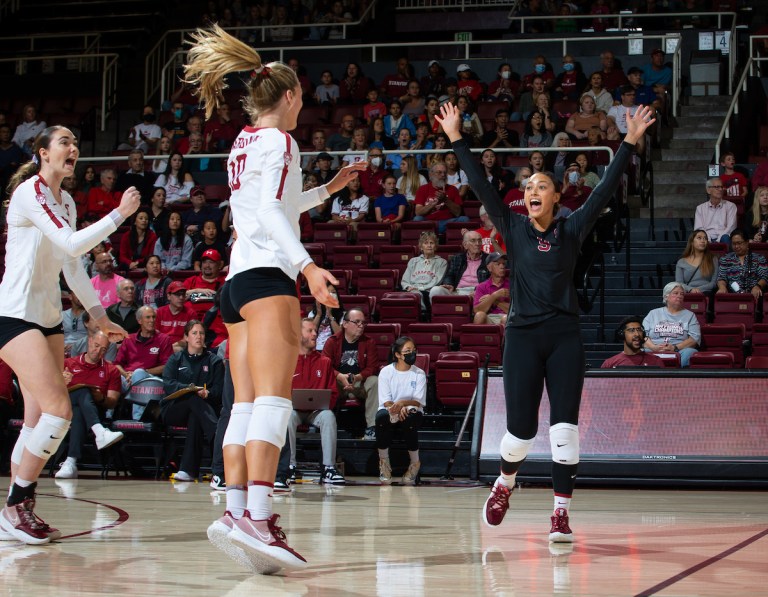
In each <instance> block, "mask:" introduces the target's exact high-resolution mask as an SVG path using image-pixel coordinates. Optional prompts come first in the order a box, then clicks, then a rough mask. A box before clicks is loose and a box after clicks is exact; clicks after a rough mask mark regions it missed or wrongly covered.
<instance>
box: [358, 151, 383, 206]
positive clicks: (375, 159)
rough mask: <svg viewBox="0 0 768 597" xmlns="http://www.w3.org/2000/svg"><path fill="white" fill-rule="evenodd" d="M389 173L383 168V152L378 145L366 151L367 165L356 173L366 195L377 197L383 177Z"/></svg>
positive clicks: (381, 188) (381, 187) (381, 189)
mask: <svg viewBox="0 0 768 597" xmlns="http://www.w3.org/2000/svg"><path fill="white" fill-rule="evenodd" d="M387 174H389V172H387V171H386V170H385V169H384V152H383V151H382V150H381V149H380V148H379V147H371V149H370V150H369V151H368V167H367V168H366V169H365V170H362V171H361V172H360V174H358V177H357V178H358V180H359V181H360V188H361V189H362V191H363V194H364V195H367V196H368V197H378V196H379V195H381V193H382V192H383V189H384V187H383V186H382V184H383V182H384V177H385V176H386V175H387Z"/></svg>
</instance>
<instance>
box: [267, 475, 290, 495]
mask: <svg viewBox="0 0 768 597" xmlns="http://www.w3.org/2000/svg"><path fill="white" fill-rule="evenodd" d="M290 491H291V486H290V485H289V483H288V479H285V478H283V477H278V478H277V479H275V484H274V485H273V486H272V492H273V493H290Z"/></svg>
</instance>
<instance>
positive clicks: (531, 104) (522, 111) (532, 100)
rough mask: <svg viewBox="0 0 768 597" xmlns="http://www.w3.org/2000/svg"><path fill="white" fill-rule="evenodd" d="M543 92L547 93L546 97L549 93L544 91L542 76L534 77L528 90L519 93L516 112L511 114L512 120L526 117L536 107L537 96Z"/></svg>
mask: <svg viewBox="0 0 768 597" xmlns="http://www.w3.org/2000/svg"><path fill="white" fill-rule="evenodd" d="M544 94H547V97H549V94H548V93H547V91H546V86H545V83H544V77H541V76H536V77H534V79H533V81H532V82H531V88H530V90H527V91H525V92H523V93H522V94H521V95H520V101H519V102H518V105H517V112H515V113H514V114H513V115H512V120H515V121H520V120H525V119H526V118H528V115H529V114H530V113H531V112H532V111H533V110H534V109H535V108H536V107H537V105H538V99H539V97H540V96H541V95H544Z"/></svg>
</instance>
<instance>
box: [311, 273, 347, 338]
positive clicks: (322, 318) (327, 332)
mask: <svg viewBox="0 0 768 597" xmlns="http://www.w3.org/2000/svg"><path fill="white" fill-rule="evenodd" d="M327 288H328V294H330V295H331V296H332V297H333V298H335V299H337V300H338V301H339V306H338V307H334V308H328V307H326V306H325V305H324V304H323V303H321V302H320V301H318V300H315V307H314V308H313V309H312V310H311V311H310V312H309V313H307V317H308V318H309V319H311V320H312V322H313V323H314V326H315V329H316V330H317V342H316V348H317V350H323V348H324V347H325V342H326V340H328V338H330V337H331V336H332V335H333V334H336V333H338V332H339V331H340V330H341V323H342V320H343V319H344V304H343V302H342V301H341V299H339V293H338V292H337V288H336V287H335V286H334V285H333V284H328V285H327Z"/></svg>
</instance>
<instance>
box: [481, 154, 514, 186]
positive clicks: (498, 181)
mask: <svg viewBox="0 0 768 597" xmlns="http://www.w3.org/2000/svg"><path fill="white" fill-rule="evenodd" d="M480 165H481V166H482V167H483V172H484V174H485V176H486V178H487V179H488V182H490V183H491V186H492V187H493V188H494V189H496V192H497V193H498V194H499V197H503V196H504V195H506V194H507V188H508V187H509V173H508V172H507V171H506V170H504V169H503V168H502V167H501V165H500V164H499V158H498V156H497V155H496V152H495V151H493V150H492V149H486V150H485V151H484V152H483V153H482V154H480Z"/></svg>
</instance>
